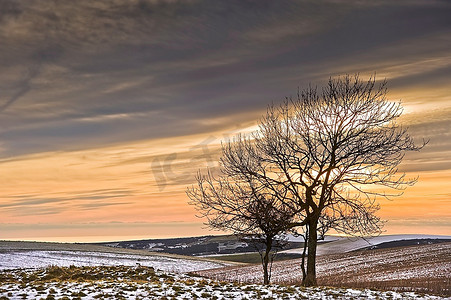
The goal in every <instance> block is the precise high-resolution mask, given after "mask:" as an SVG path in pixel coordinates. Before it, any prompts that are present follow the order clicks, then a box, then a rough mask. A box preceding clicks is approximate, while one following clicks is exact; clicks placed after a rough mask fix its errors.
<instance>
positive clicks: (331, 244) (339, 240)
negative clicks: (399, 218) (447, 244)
mask: <svg viewBox="0 0 451 300" xmlns="http://www.w3.org/2000/svg"><path fill="white" fill-rule="evenodd" d="M415 239H450V240H451V236H449V235H425V234H398V235H380V236H376V237H366V238H360V237H340V236H326V237H325V241H326V242H327V243H319V244H318V249H317V255H326V254H338V253H346V252H350V251H355V250H359V249H362V248H367V247H370V246H375V245H379V244H382V243H386V242H393V241H402V240H415ZM289 240H290V241H300V242H303V238H302V237H293V236H291V237H289ZM282 252H284V253H302V249H301V248H295V249H289V250H285V251H282Z"/></svg>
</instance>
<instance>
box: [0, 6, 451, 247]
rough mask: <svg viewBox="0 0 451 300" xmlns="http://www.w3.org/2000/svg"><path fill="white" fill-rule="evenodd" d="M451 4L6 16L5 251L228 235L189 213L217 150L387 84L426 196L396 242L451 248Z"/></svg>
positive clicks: (414, 204) (392, 215)
mask: <svg viewBox="0 0 451 300" xmlns="http://www.w3.org/2000/svg"><path fill="white" fill-rule="evenodd" d="M450 16H451V2H450V1H434V0H423V1H422V0H412V1H393V0H387V1H358V0H355V1H338V0H329V1H265V0H258V1H257V0H255V1H246V0H236V1H230V0H223V1H215V0H205V1H188V0H186V1H176V0H160V1H157V0H150V1H144V0H143V1H137V0H136V1H128V0H127V1H126V0H108V1H107V0H105V1H91V0H80V1H50V0H49V1H45V0H36V1H25V0H2V1H0V239H21V240H46V241H79V242H83V241H109V240H117V239H136V238H157V237H177V236H195V235H202V234H219V233H220V232H216V231H209V230H208V229H206V228H204V225H202V222H203V220H202V219H199V218H197V217H196V216H195V214H196V212H195V210H194V208H193V207H191V206H190V205H189V204H188V198H187V196H186V195H185V190H186V188H187V186H189V185H191V184H193V183H194V175H195V173H196V171H197V170H198V169H205V168H206V167H208V166H210V167H213V166H215V165H216V164H217V159H218V150H219V147H220V143H221V141H224V140H227V138H230V137H232V136H233V135H235V134H236V133H238V132H243V131H246V132H249V131H252V130H254V129H255V126H256V124H257V121H258V119H259V118H260V117H261V116H262V114H263V113H264V112H265V109H266V107H267V105H268V104H270V103H271V102H274V103H277V102H280V101H282V100H283V99H284V97H286V96H290V95H295V94H296V92H297V89H298V87H299V88H301V89H302V88H305V87H308V85H309V84H310V83H311V84H315V85H316V84H318V85H321V84H323V83H324V82H325V81H327V80H328V78H329V77H330V76H338V75H343V74H354V73H359V74H360V76H361V77H362V78H368V77H369V76H371V75H374V74H376V78H377V79H378V80H382V79H385V78H386V79H387V81H388V88H389V93H388V96H389V98H390V99H392V100H393V101H399V100H402V103H403V106H404V108H405V110H404V114H403V116H402V118H401V119H400V122H401V123H402V124H403V125H404V126H408V127H409V131H410V133H411V134H412V136H413V137H414V139H415V140H416V141H418V142H421V141H422V140H423V139H429V140H430V142H429V144H428V145H427V146H426V147H425V148H424V149H423V150H422V151H421V152H419V153H409V154H407V155H406V157H405V159H404V161H403V163H402V165H401V166H400V171H404V172H407V175H408V177H415V176H419V182H418V183H417V184H416V185H415V186H413V187H410V188H408V189H407V190H406V191H405V193H404V194H403V195H402V196H401V197H398V198H396V199H394V200H393V201H386V200H384V201H380V204H381V210H380V213H379V215H380V216H381V217H382V218H383V219H386V220H388V223H387V224H386V226H385V230H386V232H385V233H386V234H397V233H426V234H444V235H451V18H450Z"/></svg>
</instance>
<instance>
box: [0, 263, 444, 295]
mask: <svg viewBox="0 0 451 300" xmlns="http://www.w3.org/2000/svg"><path fill="white" fill-rule="evenodd" d="M99 273H101V275H102V278H101V279H92V277H91V275H92V276H94V275H95V274H99ZM81 274H84V275H82V276H84V277H86V278H88V279H84V280H80V278H79V277H76V279H75V280H74V278H73V277H72V278H71V279H69V280H66V279H65V278H69V277H70V276H78V275H81ZM130 274H133V275H132V276H130ZM0 276H2V277H0V279H2V280H3V283H0V299H14V300H15V299H62V300H67V299H92V300H93V299H130V300H137V299H199V300H200V299H284V300H287V299H442V298H440V297H437V296H428V295H420V294H416V293H412V292H404V293H397V292H389V291H387V292H383V291H372V290H365V289H362V290H359V289H341V288H320V287H318V288H302V287H299V286H278V285H271V286H262V285H255V284H247V285H239V284H236V283H224V282H221V283H219V282H214V281H212V280H209V279H203V278H200V277H193V276H189V275H186V274H167V273H163V272H161V271H157V272H153V270H152V269H148V268H143V267H138V268H133V267H103V268H99V267H97V268H86V267H85V268H83V269H79V268H75V267H72V268H55V267H53V268H49V269H45V270H44V269H39V270H30V269H28V270H25V271H22V270H15V271H3V274H2V273H0Z"/></svg>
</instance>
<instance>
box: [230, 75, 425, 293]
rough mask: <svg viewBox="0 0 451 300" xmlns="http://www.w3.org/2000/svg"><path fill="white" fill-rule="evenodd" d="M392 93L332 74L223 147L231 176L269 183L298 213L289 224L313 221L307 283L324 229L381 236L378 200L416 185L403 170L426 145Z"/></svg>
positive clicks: (313, 278)
mask: <svg viewBox="0 0 451 300" xmlns="http://www.w3.org/2000/svg"><path fill="white" fill-rule="evenodd" d="M386 93H387V89H386V82H385V81H384V82H382V83H381V84H379V85H376V81H375V79H374V78H370V79H369V80H368V81H362V80H360V79H359V78H358V76H354V77H352V76H345V77H343V78H337V79H330V80H329V82H328V84H327V85H326V86H325V87H324V88H322V89H321V90H318V89H317V88H312V87H310V88H308V89H306V90H304V91H299V92H298V95H297V98H295V99H293V98H289V99H287V100H286V101H285V102H284V103H283V104H282V105H280V106H279V107H274V106H271V107H269V109H268V111H267V114H266V116H264V117H263V119H262V120H261V122H260V125H259V130H258V131H257V132H256V133H255V134H254V135H253V136H252V137H251V138H249V137H243V136H238V137H237V139H236V140H235V141H233V142H231V143H228V144H227V145H226V146H225V147H224V149H223V156H222V158H221V162H222V164H223V165H225V166H227V168H226V169H225V170H224V173H225V174H227V175H228V176H230V177H233V178H248V177H250V178H252V180H253V181H254V182H258V184H259V185H261V186H265V187H266V188H267V189H268V190H269V191H270V192H269V193H271V195H272V197H273V198H274V199H276V200H277V201H280V202H281V203H282V204H283V205H284V207H287V208H291V209H293V212H294V211H296V218H295V220H294V221H293V223H292V224H291V226H288V227H292V228H293V227H298V226H307V230H308V240H307V248H308V252H307V271H306V274H305V278H304V280H303V284H304V285H306V286H310V285H316V249H317V240H318V231H321V230H322V231H324V229H326V230H327V229H329V228H333V229H334V230H335V231H337V232H342V233H345V234H348V235H360V236H365V235H371V234H377V233H380V231H381V227H382V225H383V223H382V222H381V220H380V219H379V218H378V217H377V216H376V215H375V213H376V211H377V210H378V209H379V205H378V204H377V200H378V198H380V197H384V198H391V197H394V196H398V195H400V194H402V192H401V190H403V189H404V188H405V187H406V186H409V185H413V184H414V183H415V182H416V179H407V178H405V175H404V174H398V172H397V171H398V169H397V167H398V165H399V164H400V163H401V161H402V159H403V157H404V154H405V152H407V151H418V150H420V149H421V148H422V147H423V146H424V145H425V142H423V144H422V145H421V146H416V145H415V144H414V142H413V140H412V138H411V137H410V136H409V135H408V133H407V130H406V129H405V128H403V127H401V126H400V125H399V124H398V123H397V119H398V117H399V116H400V115H401V114H402V106H401V104H400V103H396V102H390V101H388V100H387V99H386ZM387 188H388V189H392V190H394V191H395V192H394V193H387V191H386V190H387ZM278 190H283V195H278Z"/></svg>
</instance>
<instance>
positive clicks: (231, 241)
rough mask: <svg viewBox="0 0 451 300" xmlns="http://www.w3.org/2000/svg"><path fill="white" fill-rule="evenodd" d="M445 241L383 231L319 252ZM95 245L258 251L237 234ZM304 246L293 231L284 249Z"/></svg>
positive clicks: (334, 239)
mask: <svg viewBox="0 0 451 300" xmlns="http://www.w3.org/2000/svg"><path fill="white" fill-rule="evenodd" d="M441 242H451V236H441V235H410V234H399V235H381V236H377V237H368V238H356V237H352V238H348V237H340V236H326V237H325V239H324V240H323V241H319V245H318V255H325V254H337V253H345V252H351V251H355V250H360V249H379V248H392V247H399V246H409V245H423V244H434V243H441ZM95 245H103V246H108V247H115V248H124V249H139V250H147V251H152V252H161V253H170V254H180V255H190V256H211V255H230V254H240V253H249V252H256V249H255V246H253V245H252V244H248V243H246V242H243V241H240V240H238V239H237V238H236V237H235V236H233V235H216V236H215V235H210V236H199V237H187V238H170V239H145V240H132V241H116V242H104V243H95ZM302 246H303V239H302V237H294V236H292V235H289V236H288V243H287V245H286V247H285V248H284V250H283V251H281V253H283V254H284V255H288V256H291V258H294V257H298V256H299V255H300V253H301V252H302V249H301V248H302Z"/></svg>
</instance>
